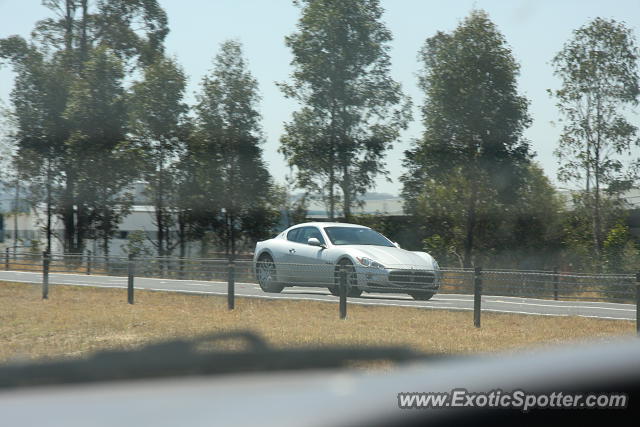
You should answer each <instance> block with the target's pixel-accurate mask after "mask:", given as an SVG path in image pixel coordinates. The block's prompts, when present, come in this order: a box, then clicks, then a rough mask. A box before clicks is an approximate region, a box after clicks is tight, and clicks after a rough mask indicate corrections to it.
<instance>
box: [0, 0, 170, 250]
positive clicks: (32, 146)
mask: <svg viewBox="0 0 640 427" xmlns="http://www.w3.org/2000/svg"><path fill="white" fill-rule="evenodd" d="M43 4H44V6H46V7H47V8H49V9H50V10H52V11H53V12H54V13H55V17H54V18H50V19H45V20H42V21H40V22H38V23H37V24H36V27H35V30H34V31H33V34H32V38H31V41H30V43H27V42H26V41H25V40H24V39H22V38H20V37H17V36H14V37H10V38H7V39H4V40H1V41H0V56H2V57H4V58H8V59H10V60H11V61H12V62H13V64H14V67H16V71H17V74H18V77H17V79H16V87H15V90H14V95H12V102H13V104H14V108H15V114H16V116H17V122H18V123H19V126H18V129H17V132H16V138H17V141H18V150H19V154H20V159H21V161H22V160H24V161H25V162H26V164H27V166H29V167H25V168H23V170H24V171H25V173H26V174H27V175H26V178H27V179H28V180H29V181H30V182H32V183H40V185H41V186H44V188H45V190H44V191H40V192H33V193H32V194H42V195H43V197H44V199H45V200H46V204H47V227H46V229H47V230H48V231H47V240H48V242H50V230H51V227H50V223H51V217H52V215H53V212H57V213H58V214H59V215H60V216H61V217H62V220H63V223H64V243H65V251H68V252H74V253H81V252H82V251H83V249H84V239H85V238H86V237H87V236H88V235H89V230H90V226H91V224H90V221H88V220H87V212H86V211H84V212H81V211H79V209H80V210H82V209H83V207H82V206H83V203H85V202H84V201H83V200H82V197H83V195H82V194H81V193H82V192H83V189H82V188H80V187H79V183H78V182H76V179H79V178H80V177H79V176H78V175H77V174H76V171H75V170H74V169H73V168H74V167H75V166H76V165H75V164H74V161H73V160H74V158H73V156H74V150H73V149H71V147H72V146H73V145H74V143H73V141H69V138H72V137H73V136H74V135H78V129H74V128H73V127H72V125H71V122H70V121H69V120H67V118H66V117H65V112H66V111H67V102H68V101H69V96H71V95H70V94H71V92H70V90H71V88H72V87H74V85H76V83H77V82H76V81H78V80H79V81H81V80H82V79H84V78H85V77H86V76H85V75H84V74H85V71H86V67H87V64H88V61H90V59H91V55H92V52H94V51H96V49H99V48H108V49H110V51H111V53H112V54H113V55H116V56H118V57H119V58H120V59H121V61H122V62H123V63H124V62H127V63H129V64H130V65H131V66H134V64H135V63H137V64H146V63H148V61H150V59H151V58H153V57H155V55H157V54H158V52H161V51H162V41H163V39H164V37H165V36H166V34H167V32H168V27H167V20H166V15H165V14H164V11H163V10H162V9H161V8H160V7H159V5H158V3H157V1H156V0H111V1H106V0H97V1H95V2H90V1H88V0H46V1H43ZM96 125H97V126H99V123H96ZM105 218H106V217H105ZM48 248H50V244H48Z"/></svg>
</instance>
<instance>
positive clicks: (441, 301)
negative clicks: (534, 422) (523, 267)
mask: <svg viewBox="0 0 640 427" xmlns="http://www.w3.org/2000/svg"><path fill="white" fill-rule="evenodd" d="M2 273H3V272H0V278H1V277H2V276H3V274H2ZM7 273H12V274H22V275H25V274H27V275H31V276H34V275H37V276H40V275H39V274H38V273H33V272H23V271H15V272H14V271H10V272H7ZM63 276H64V277H56V276H55V275H52V276H50V280H52V282H50V284H51V285H55V284H60V285H75V286H86V287H98V288H122V287H124V286H125V285H126V283H125V280H126V278H125V277H112V276H87V275H84V274H64V275H63ZM69 276H76V277H81V278H83V279H87V278H91V279H94V280H107V281H112V282H117V283H119V284H120V286H110V285H102V284H97V283H78V282H72V281H69V280H68V279H69ZM12 279H13V278H10V277H9V278H5V279H4V280H8V281H11V280H12ZM140 279H141V281H142V282H144V281H149V282H160V283H162V284H167V285H171V284H173V283H175V282H189V283H188V285H190V286H201V287H207V286H210V287H214V286H215V285H226V284H227V283H226V282H213V281H212V282H204V283H202V282H190V281H189V280H180V279H175V280H174V279H172V280H164V279H156V278H140ZM0 280H1V279H0ZM18 280H19V281H21V282H24V283H34V284H39V283H41V281H40V280H25V279H22V278H20V279H18ZM237 285H242V286H246V287H248V288H254V289H255V288H258V287H259V286H258V285H256V284H254V283H243V282H239V283H237ZM136 288H137V289H145V290H155V291H165V292H186V293H201V294H213V295H226V292H213V291H195V290H184V289H182V290H181V289H171V288H161V289H160V288H153V287H146V286H144V285H141V284H140V282H138V285H137V286H136ZM300 290H302V291H303V292H305V293H312V294H316V295H318V296H326V297H327V298H323V299H320V298H308V297H299V296H296V295H295V292H296V291H293V290H292V291H291V292H286V291H285V292H284V294H283V296H273V295H246V294H237V295H238V296H239V297H247V298H263V299H295V300H302V301H305V300H307V301H327V302H335V301H336V299H334V297H331V296H329V295H328V294H324V293H321V292H318V291H311V290H309V289H304V290H303V289H300ZM389 295H395V294H389ZM454 295H457V294H442V296H446V297H447V298H441V297H440V298H438V297H436V298H434V299H433V300H432V301H429V302H419V301H415V302H413V301H412V300H411V299H410V298H408V297H406V300H407V302H409V301H411V302H413V304H407V303H394V302H389V301H381V302H374V301H362V300H360V301H354V300H352V299H350V300H349V303H350V304H360V305H381V306H392V307H393V306H396V307H413V308H434V309H450V310H464V311H469V310H472V309H473V308H472V307H449V306H448V307H442V305H449V304H450V302H448V301H455V302H472V301H473V300H472V298H471V296H465V295H460V298H450V297H451V296H454ZM370 297H373V298H375V299H381V300H383V299H384V298H385V296H384V295H370ZM396 298H402V299H405V298H403V297H402V296H400V295H398V296H396ZM493 298H502V299H506V298H513V299H518V301H502V300H493ZM522 299H523V298H522V297H496V296H487V297H484V296H483V298H482V301H483V303H485V304H491V303H496V304H515V305H518V306H523V307H524V306H531V307H547V308H552V309H553V308H559V309H570V310H572V311H581V310H600V311H607V310H610V311H623V312H635V308H634V306H633V305H631V304H618V303H605V304H617V305H620V306H627V307H632V308H614V307H605V306H595V307H594V306H592V305H591V304H595V303H596V302H589V301H580V305H567V304H566V303H565V304H563V303H562V302H559V301H558V302H551V304H549V300H545V299H539V298H527V300H534V301H541V302H546V303H547V304H539V303H531V302H525V301H522ZM586 304H589V305H586ZM483 311H491V312H497V313H514V314H531V315H540V316H571V315H577V316H579V317H591V318H599V319H612V320H632V319H630V318H621V317H607V316H598V315H587V314H579V313H578V314H575V313H570V314H556V313H534V312H529V311H517V310H499V309H495V308H491V307H487V306H485V307H483Z"/></svg>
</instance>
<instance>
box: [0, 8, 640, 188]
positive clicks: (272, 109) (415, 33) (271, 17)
mask: <svg viewBox="0 0 640 427" xmlns="http://www.w3.org/2000/svg"><path fill="white" fill-rule="evenodd" d="M160 4H161V5H162V7H163V8H164V9H165V11H166V12H167V15H168V18H169V26H170V29H171V32H170V33H169V35H168V36H167V39H166V52H167V54H169V55H170V56H173V57H175V58H176V59H177V61H178V62H179V63H180V64H181V66H182V67H183V68H184V70H185V73H186V74H187V76H188V77H189V82H188V90H187V99H186V100H187V102H188V103H190V104H192V103H193V102H194V100H195V96H194V94H195V93H196V92H197V91H198V90H199V84H200V81H201V80H202V77H203V76H204V75H205V74H207V73H208V72H209V71H210V70H211V68H212V61H213V58H214V56H215V55H216V53H217V52H218V50H219V47H220V44H221V43H222V42H223V41H225V40H228V39H235V40H239V41H240V42H242V44H243V47H244V54H245V57H246V59H247V61H248V65H249V68H250V71H251V72H252V73H253V75H254V76H255V77H256V79H257V80H258V83H259V86H260V92H261V95H262V102H261V105H260V112H261V113H262V117H263V122H262V126H263V131H264V134H265V143H264V146H263V149H264V158H265V160H266V162H267V164H268V165H269V169H270V171H271V173H272V175H273V176H274V177H275V179H276V181H278V182H284V176H285V174H287V173H289V169H288V167H287V165H286V162H285V160H284V158H283V157H282V155H281V154H279V153H278V151H277V150H278V146H279V138H280V135H281V134H282V132H283V124H284V123H285V122H287V121H289V120H290V118H291V113H292V112H293V111H295V110H296V109H297V107H298V106H297V105H296V103H295V102H293V101H291V100H288V99H285V97H284V96H283V95H282V93H281V92H280V90H279V89H278V88H277V87H276V82H284V81H288V80H289V77H290V74H291V71H292V68H291V65H290V62H291V59H292V56H291V53H290V51H289V49H288V48H287V47H286V46H285V44H284V37H285V36H286V35H289V34H291V33H293V32H294V31H295V30H296V23H297V20H298V18H299V16H300V11H299V9H298V8H297V7H295V6H294V5H293V2H292V1H291V0H160ZM381 5H382V7H383V8H384V10H385V13H384V15H383V21H384V22H385V24H386V25H387V27H388V28H389V30H390V31H391V32H392V34H393V37H394V40H393V42H392V43H391V60H392V70H391V73H392V77H393V78H394V79H395V80H397V81H399V82H400V83H401V84H402V88H403V91H404V92H405V93H406V94H408V95H409V96H410V97H411V98H412V99H413V102H414V114H413V115H414V118H413V122H412V123H411V125H410V126H409V128H408V129H407V130H406V131H405V132H403V133H402V135H401V137H400V139H399V140H398V141H397V142H396V143H395V144H394V147H393V149H392V150H390V151H389V152H388V153H387V157H386V162H387V169H388V171H389V172H390V175H389V177H390V178H391V180H392V182H387V181H386V180H385V179H384V178H382V177H380V178H379V179H378V180H377V181H376V188H375V189H373V190H372V191H376V192H385V193H390V194H393V195H397V194H399V192H400V191H401V183H400V181H399V179H398V178H399V177H400V175H402V172H403V169H402V159H403V157H404V151H405V150H407V149H410V148H411V146H412V141H413V140H415V139H416V138H419V137H420V134H421V132H422V124H421V117H420V113H419V107H420V105H421V104H422V102H423V96H422V94H421V92H420V90H419V89H418V87H417V75H416V73H417V72H418V71H419V70H420V67H421V66H420V64H419V63H418V60H417V53H418V50H419V49H420V48H421V46H422V45H423V44H424V41H425V40H426V39H427V38H429V37H431V36H433V35H434V34H435V33H436V32H437V31H445V32H449V31H452V30H453V29H455V27H456V26H457V25H458V24H459V23H460V22H461V21H462V20H463V19H464V18H465V17H466V16H467V15H468V14H469V13H470V12H471V10H473V9H474V8H477V9H483V10H485V11H486V12H487V13H488V14H489V17H490V19H491V20H492V21H493V22H494V23H495V24H496V25H497V27H498V29H499V31H501V32H502V34H503V35H504V37H505V39H506V41H507V43H508V45H509V46H510V48H511V49H512V52H513V55H514V57H515V59H516V61H517V62H518V63H519V64H520V66H521V69H520V76H519V78H518V84H519V91H520V94H522V95H524V96H526V97H527V98H528V99H529V101H530V107H529V113H530V114H531V116H532V118H533V123H532V125H531V127H530V128H529V129H528V130H527V131H526V132H525V137H526V138H527V139H529V140H530V141H531V147H532V150H533V151H534V152H535V153H536V160H537V161H538V162H539V163H540V165H541V166H542V167H543V169H544V171H545V173H546V175H547V176H548V177H549V178H550V179H551V180H552V182H553V183H555V184H556V185H558V186H559V187H563V186H564V184H561V183H558V181H557V179H556V172H557V159H556V158H555V156H554V154H553V151H554V150H555V148H556V146H557V141H558V137H559V134H560V132H561V126H560V125H559V124H558V119H559V116H558V112H557V109H556V107H555V101H554V100H553V99H552V98H551V97H550V96H549V95H548V94H547V89H557V88H558V87H559V85H560V82H559V80H558V79H557V78H555V77H554V76H553V69H552V66H551V64H550V61H551V59H552V58H553V56H554V55H555V54H556V53H557V52H558V51H559V50H560V49H562V46H563V45H564V43H565V42H566V41H567V40H569V39H570V38H571V36H572V32H573V31H574V30H575V29H577V28H579V27H581V26H583V25H585V24H587V23H588V22H590V21H591V20H592V19H594V18H596V17H603V18H612V19H615V20H618V21H624V22H625V23H626V24H627V26H628V27H630V28H631V29H632V30H633V31H634V33H635V34H636V37H638V36H639V35H640V1H639V0H609V1H603V0H485V1H483V0H447V1H442V0H381ZM49 15H50V13H49V11H48V10H47V9H46V8H45V7H44V6H42V5H41V1H40V0H0V38H4V37H7V36H9V35H13V34H19V35H22V36H24V37H28V36H29V34H30V32H31V30H32V29H33V27H34V24H35V22H36V21H38V20H40V19H42V18H45V17H48V16H49ZM12 86H13V74H12V72H11V71H10V69H9V68H8V67H7V66H4V67H0V106H4V107H9V106H10V99H9V94H10V91H11V88H12ZM629 118H630V120H631V121H632V123H634V124H635V125H636V126H640V117H639V116H638V109H637V108H636V111H632V112H630V113H629ZM637 153H638V150H636V151H635V152H634V156H636V155H637Z"/></svg>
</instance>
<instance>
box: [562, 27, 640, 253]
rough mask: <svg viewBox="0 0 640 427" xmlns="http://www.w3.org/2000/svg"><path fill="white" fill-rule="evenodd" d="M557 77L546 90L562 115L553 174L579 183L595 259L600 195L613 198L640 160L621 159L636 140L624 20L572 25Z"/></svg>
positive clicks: (633, 62) (600, 234)
mask: <svg viewBox="0 0 640 427" xmlns="http://www.w3.org/2000/svg"><path fill="white" fill-rule="evenodd" d="M553 65H554V67H555V74H556V76H558V77H559V78H560V80H561V82H562V86H561V87H560V89H558V90H554V91H550V93H551V94H552V95H553V96H555V98H556V99H557V101H558V103H557V106H558V108H559V110H560V112H561V113H562V115H563V123H564V127H563V132H562V135H561V137H560V141H559V145H558V148H557V150H556V155H557V157H558V159H559V162H560V169H559V171H558V179H559V180H560V181H562V182H573V183H579V184H580V185H581V186H583V187H582V188H583V189H584V190H583V193H584V194H583V195H581V197H580V198H579V199H580V200H581V201H582V202H583V205H584V207H585V208H586V209H587V210H588V211H589V212H590V214H589V216H590V217H591V233H590V234H591V238H592V242H593V245H592V247H593V252H594V256H595V258H596V259H600V255H601V253H602V249H603V244H604V238H605V235H606V232H605V230H604V223H605V222H607V221H606V220H605V219H604V218H603V212H604V209H603V200H602V199H603V196H604V193H605V192H606V193H607V195H608V196H607V197H616V196H617V195H619V194H620V193H621V192H622V191H624V190H626V189H629V188H630V187H631V186H632V185H633V183H634V181H636V180H637V178H638V172H639V169H638V167H639V166H640V162H638V160H637V158H636V161H635V162H626V161H625V159H624V158H625V157H627V158H631V150H632V147H634V146H637V145H638V143H639V140H638V137H637V130H638V129H637V127H636V126H634V125H633V124H631V123H630V122H629V120H628V119H627V116H626V115H625V110H626V109H627V108H628V107H635V106H637V105H638V95H639V93H640V89H639V88H638V48H637V46H636V42H635V37H634V35H633V33H632V31H631V29H629V28H628V27H627V26H626V25H625V24H624V23H620V22H616V21H614V20H606V19H603V18H596V19H594V20H593V21H592V22H590V23H589V24H587V25H585V26H583V27H581V28H579V29H577V30H575V31H574V33H573V38H572V39H571V40H569V41H568V42H567V43H565V45H564V47H563V48H562V50H561V51H560V52H559V53H558V54H557V55H556V56H555V57H554V58H553Z"/></svg>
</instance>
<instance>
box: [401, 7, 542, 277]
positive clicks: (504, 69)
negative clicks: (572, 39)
mask: <svg viewBox="0 0 640 427" xmlns="http://www.w3.org/2000/svg"><path fill="white" fill-rule="evenodd" d="M420 59H421V60H422V62H423V64H424V68H423V70H422V73H421V74H420V87H421V88H422V90H423V91H424V92H425V95H426V99H425V103H424V105H423V107H422V113H423V123H424V126H425V131H424V134H423V137H422V139H421V140H420V141H418V142H417V144H416V146H415V148H413V149H412V150H410V151H408V152H406V158H405V162H404V165H405V167H407V168H408V172H406V173H405V174H404V175H403V176H402V178H401V180H402V181H403V184H404V188H403V196H404V198H405V200H406V210H407V212H409V213H410V214H414V215H423V216H425V217H429V218H431V219H432V220H431V221H430V222H429V224H432V225H434V226H436V228H437V230H438V231H430V232H429V234H431V233H434V234H438V235H439V236H440V237H441V238H442V239H445V241H447V242H451V243H447V245H446V246H447V247H455V248H457V250H456V252H455V253H456V256H461V257H462V258H463V260H464V265H465V266H470V265H471V264H472V257H473V254H474V252H475V251H476V249H478V244H477V242H476V241H475V239H476V238H477V237H479V234H480V233H481V232H482V229H483V227H488V226H489V224H492V223H493V222H495V221H494V218H495V219H497V218H500V217H502V216H504V214H506V213H507V211H508V206H509V204H511V203H514V202H515V199H516V198H517V196H518V194H519V192H520V188H521V187H522V185H523V182H524V179H525V175H526V173H527V165H528V163H529V159H530V157H531V155H530V153H529V143H528V141H526V140H525V139H524V138H523V136H522V134H523V132H524V130H525V128H526V127H527V126H528V125H529V123H530V118H529V116H528V113H527V106H528V101H527V100H526V98H524V97H522V96H519V95H518V94H517V82H516V77H517V75H518V70H519V66H518V64H517V63H516V62H515V60H514V58H513V56H512V54H511V50H510V49H509V48H508V46H507V45H506V42H505V40H504V37H503V36H502V35H501V34H500V33H499V32H498V30H497V29H496V27H495V25H494V24H493V23H492V22H491V21H490V20H489V18H488V16H487V15H486V13H484V12H482V11H473V12H472V13H471V15H470V16H469V17H467V18H466V19H465V20H464V21H463V22H462V23H461V24H460V25H459V26H458V27H457V28H456V29H455V30H454V31H453V32H451V33H449V34H445V33H441V32H440V33H437V34H436V35H435V36H433V37H431V38H429V39H427V41H426V42H425V45H424V47H423V49H422V50H421V52H420ZM483 221H484V222H485V223H484V224H483V223H482V222H483ZM437 224H442V226H438V225H437ZM460 239H462V246H463V247H462V248H460V247H459V246H460V244H459V243H458V242H459V241H460Z"/></svg>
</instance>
